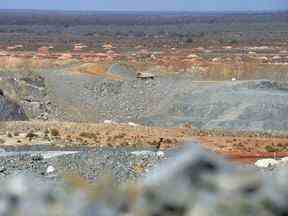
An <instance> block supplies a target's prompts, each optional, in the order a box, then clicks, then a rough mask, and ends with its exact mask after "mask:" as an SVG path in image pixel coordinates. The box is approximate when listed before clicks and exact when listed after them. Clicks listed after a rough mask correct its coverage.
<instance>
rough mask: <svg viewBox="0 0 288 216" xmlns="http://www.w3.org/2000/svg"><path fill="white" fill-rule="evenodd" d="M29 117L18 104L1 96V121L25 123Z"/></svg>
mask: <svg viewBox="0 0 288 216" xmlns="http://www.w3.org/2000/svg"><path fill="white" fill-rule="evenodd" d="M23 120H27V116H26V114H25V112H24V110H23V108H22V107H21V106H20V105H19V104H17V103H16V102H14V101H12V100H10V99H8V98H7V97H5V96H1V95H0V121H23Z"/></svg>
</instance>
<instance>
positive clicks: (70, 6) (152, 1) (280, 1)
mask: <svg viewBox="0 0 288 216" xmlns="http://www.w3.org/2000/svg"><path fill="white" fill-rule="evenodd" d="M0 9H44V10H137V11H139V10H140V11H165V10H173V11H233V10H236V11H239V10H285V9H288V0H0Z"/></svg>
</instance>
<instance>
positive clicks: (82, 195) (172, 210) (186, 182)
mask: <svg viewBox="0 0 288 216" xmlns="http://www.w3.org/2000/svg"><path fill="white" fill-rule="evenodd" d="M100 152H101V151H100ZM91 154H92V153H91ZM173 154H176V156H170V157H169V158H168V160H164V161H163V162H162V164H161V165H158V166H156V168H155V169H153V170H152V171H150V172H148V173H146V175H145V176H144V177H140V178H138V180H137V183H136V184H134V183H133V184H132V183H128V184H125V185H123V184H121V185H119V184H114V181H113V180H112V181H111V180H109V178H104V179H101V178H94V179H93V180H91V179H88V180H90V181H93V183H92V184H87V182H86V181H83V180H82V179H79V178H77V177H74V178H71V177H70V178H66V179H65V180H64V181H63V179H61V180H60V181H55V178H52V177H53V176H52V177H51V176H50V177H49V178H47V176H46V177H43V176H42V177H41V176H39V175H38V177H37V176H36V177H35V176H34V177H33V176H31V175H28V174H24V175H23V173H22V174H18V175H8V176H6V177H5V178H2V179H1V182H0V183H1V188H0V206H1V208H0V215H3V216H4V215H20V216H22V215H23V216H24V215H31V216H34V215H35V216H36V215H43V216H45V215H69V216H70V215H71V216H73V215H75V216H76V215H83V216H85V215H86V216H90V215H91V216H92V215H96V216H97V215H99V216H104V215H105V216H118V215H135V216H136V215H143V216H151V215H159V216H172V215H173V216H199V215H201V216H202V215H203V216H206V215H207V216H208V215H209V216H210V215H215V216H218V215H219V216H223V215H229V216H231V215H237V216H247V215H251V216H254V215H263V216H264V215H265V216H283V215H287V214H288V207H287V201H288V200H287V197H288V190H287V181H286V179H287V177H288V172H287V169H281V170H276V171H274V172H268V171H265V172H259V171H257V170H255V169H253V168H243V167H237V166H235V165H232V164H231V163H227V162H226V161H225V160H223V159H222V158H219V157H218V156H216V155H215V154H213V153H211V152H206V151H204V150H202V149H201V148H200V147H198V146H197V145H196V144H193V145H192V146H189V147H187V148H185V149H184V150H181V151H180V153H179V152H174V153H173ZM88 155H90V153H89V154H84V155H78V158H81V157H82V158H83V159H84V160H85V161H86V162H84V160H83V161H82V163H81V166H79V167H78V168H77V169H79V172H82V169H83V168H84V170H83V172H84V171H85V172H87V171H88V172H90V171H89V170H87V169H85V167H86V165H83V164H88V163H89V162H87V160H92V161H93V163H91V164H90V166H91V167H90V169H97V167H99V168H100V169H102V168H103V167H113V169H114V168H115V170H118V172H117V175H118V174H119V173H123V171H124V170H125V171H124V173H125V172H127V170H128V169H130V165H129V164H128V163H127V162H122V160H125V159H124V158H125V157H126V156H128V158H129V160H131V159H133V158H131V155H133V154H127V153H125V152H122V153H120V155H119V156H116V155H115V153H108V154H106V153H105V154H104V155H103V153H101V155H102V157H101V155H100V157H98V156H97V154H95V153H94V157H95V158H93V157H91V156H89V157H88ZM138 155H141V154H138ZM148 155H153V154H148ZM110 156H111V158H110ZM134 156H135V154H134ZM75 157H76V156H75ZM75 157H74V158H73V160H75V159H76V158H75ZM87 157H88V158H87ZM113 157H115V161H114V162H110V163H109V161H110V160H112V161H113V160H114V159H113ZM122 157H123V158H122ZM92 158H93V159H92ZM108 158H109V160H108ZM66 159H68V161H67V162H64V158H61V159H60V158H59V159H57V160H56V161H58V163H59V160H60V161H62V160H63V161H62V162H61V163H62V164H64V163H65V164H66V165H64V166H66V167H68V166H69V167H73V168H72V169H74V168H76V166H75V162H74V161H72V164H70V159H71V158H67V157H66V156H65V161H66ZM119 159H120V161H118V160H119ZM9 160H10V159H9ZM34 160H35V159H34ZM141 160H142V159H141ZM149 160H150V159H149ZM28 161H29V160H27V162H28ZM56 161H54V162H55V163H56ZM101 161H102V163H103V164H102V165H100V163H101ZM116 161H117V162H116ZM132 161H133V160H132ZM152 161H153V160H152ZM14 162H15V161H14ZM29 162H31V161H29ZM51 162H52V161H51ZM51 162H50V163H51ZM18 163H20V164H21V163H23V161H22V162H16V163H15V166H17V164H18ZM41 163H43V162H41ZM104 163H105V164H107V163H108V165H104ZM20 164H19V165H20ZM33 164H35V163H33ZM56 164H57V163H56ZM112 164H114V165H112ZM43 165H44V164H43ZM45 165H47V164H45ZM31 166H32V165H31ZM51 166H52V165H50V166H49V170H50V171H51V172H52V173H53V171H54V169H53V168H51ZM122 166H124V167H122ZM116 167H117V168H116ZM57 169H59V168H57V166H56V168H55V170H57ZM100 169H99V172H101V171H100ZM102 173H103V172H102ZM113 174H116V173H113ZM119 176H121V178H120V179H122V177H124V176H122V174H121V175H119ZM127 177H128V178H130V177H129V176H128V175H126V176H125V177H124V178H127ZM120 179H119V180H120ZM114 180H115V179H114ZM121 181H122V180H121Z"/></svg>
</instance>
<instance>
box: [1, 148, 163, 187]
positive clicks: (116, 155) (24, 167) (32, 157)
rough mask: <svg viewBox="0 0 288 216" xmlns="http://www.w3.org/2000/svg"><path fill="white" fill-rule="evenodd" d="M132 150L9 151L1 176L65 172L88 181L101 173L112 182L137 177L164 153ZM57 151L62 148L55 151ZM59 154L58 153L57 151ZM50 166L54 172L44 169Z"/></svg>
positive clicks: (153, 164) (3, 161) (2, 159)
mask: <svg viewBox="0 0 288 216" xmlns="http://www.w3.org/2000/svg"><path fill="white" fill-rule="evenodd" d="M139 152H140V154H135V153H134V152H132V151H130V150H129V151H128V150H124V149H122V150H121V149H117V150H113V149H98V150H97V151H89V152H88V151H83V152H82V151H81V152H78V153H73V154H64V153H63V155H60V156H57V154H55V153H54V155H55V157H47V154H46V153H45V152H43V153H41V152H37V153H33V152H22V153H19V154H18V153H17V152H13V156H12V155H10V156H9V152H6V153H5V154H6V155H8V156H4V153H2V156H1V160H0V176H2V177H6V176H9V175H12V174H25V173H32V174H34V175H36V176H41V177H55V178H57V179H58V178H61V177H63V176H64V175H65V174H68V173H69V174H71V175H76V176H81V177H83V178H85V179H87V180H89V181H95V180H96V179H97V178H99V177H101V176H103V175H109V176H112V177H113V180H114V182H118V183H120V182H125V181H127V180H131V181H132V180H136V179H137V178H138V177H140V176H142V175H144V174H145V173H146V172H147V171H148V170H150V169H152V168H153V167H154V166H155V165H156V164H157V163H158V162H159V161H161V160H163V159H164V155H162V154H160V155H157V154H152V153H153V152H151V154H150V151H147V152H146V151H143V154H141V151H139ZM58 153H59V154H60V153H61V152H58ZM59 154H58V155H59ZM49 167H53V168H54V169H55V170H53V172H51V171H47V170H49Z"/></svg>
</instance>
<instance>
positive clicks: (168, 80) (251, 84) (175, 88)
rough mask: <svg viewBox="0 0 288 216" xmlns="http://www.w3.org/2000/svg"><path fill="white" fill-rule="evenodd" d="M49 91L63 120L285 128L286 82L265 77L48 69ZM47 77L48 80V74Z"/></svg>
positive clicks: (286, 112)
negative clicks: (205, 79) (109, 75)
mask: <svg viewBox="0 0 288 216" xmlns="http://www.w3.org/2000/svg"><path fill="white" fill-rule="evenodd" d="M49 79H50V83H52V84H53V86H51V89H52V92H53V97H52V98H54V99H56V103H57V104H58V105H59V110H61V112H62V113H61V115H58V117H60V116H61V117H60V118H63V119H64V120H71V119H72V120H78V121H93V122H95V121H96V122H97V121H98V122H103V121H104V120H106V119H109V120H113V121H116V122H129V121H132V122H137V123H140V124H144V125H149V126H159V127H177V126H181V125H183V124H186V123H192V125H193V126H194V127H197V128H201V129H215V128H224V129H236V130H251V131H267V130H268V131H270V130H271V131H273V130H276V131H277V130H286V129H287V128H288V118H287V116H288V115H287V114H288V111H287V110H288V104H287V103H286V101H287V99H288V91H287V84H283V83H282V84H280V83H276V82H271V81H267V80H259V81H238V82H226V83H218V84H215V83H214V84H213V83H212V84H209V83H203V84H201V82H200V83H197V82H193V80H192V79H191V78H189V77H184V76H180V75H179V76H165V77H161V76H159V77H157V78H156V79H154V80H137V79H129V80H121V81H113V80H106V79H103V78H97V77H91V76H86V75H83V76H74V75H68V74H67V73H57V74H53V76H52V75H51V74H50V78H49ZM49 79H48V80H49Z"/></svg>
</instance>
